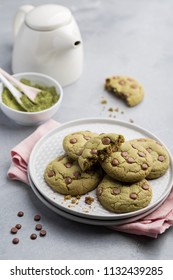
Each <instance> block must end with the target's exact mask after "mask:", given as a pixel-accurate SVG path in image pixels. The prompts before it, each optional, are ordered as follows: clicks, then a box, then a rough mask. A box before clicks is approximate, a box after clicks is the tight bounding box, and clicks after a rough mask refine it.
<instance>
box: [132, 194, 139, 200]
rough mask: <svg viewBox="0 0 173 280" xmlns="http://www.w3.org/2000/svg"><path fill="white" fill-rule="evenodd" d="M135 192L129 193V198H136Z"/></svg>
mask: <svg viewBox="0 0 173 280" xmlns="http://www.w3.org/2000/svg"><path fill="white" fill-rule="evenodd" d="M137 197H138V196H137V194H136V193H131V194H130V198H132V199H137Z"/></svg>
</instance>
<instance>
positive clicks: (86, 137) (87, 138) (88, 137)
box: [83, 135, 91, 141]
mask: <svg viewBox="0 0 173 280" xmlns="http://www.w3.org/2000/svg"><path fill="white" fill-rule="evenodd" d="M83 138H84V139H85V140H87V141H88V140H90V139H91V137H90V136H87V135H84V136H83Z"/></svg>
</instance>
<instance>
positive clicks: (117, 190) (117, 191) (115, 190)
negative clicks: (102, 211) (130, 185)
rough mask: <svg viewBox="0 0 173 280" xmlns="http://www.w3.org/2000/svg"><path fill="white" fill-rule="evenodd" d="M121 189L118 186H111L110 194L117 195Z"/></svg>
mask: <svg viewBox="0 0 173 280" xmlns="http://www.w3.org/2000/svg"><path fill="white" fill-rule="evenodd" d="M120 192H121V190H120V189H119V188H113V190H112V194H114V195H117V194H120Z"/></svg>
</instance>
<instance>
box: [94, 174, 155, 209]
mask: <svg viewBox="0 0 173 280" xmlns="http://www.w3.org/2000/svg"><path fill="white" fill-rule="evenodd" d="M96 193H97V197H98V200H99V202H100V203H101V205H102V206H103V207H104V208H106V209H107V210H109V211H111V212H115V213H127V212H133V211H137V210H139V209H142V208H145V207H146V206H148V205H149V203H150V201H151V198H152V189H151V187H150V185H149V183H148V181H147V180H146V179H143V180H141V181H138V182H136V183H132V184H131V183H122V182H119V181H116V180H114V179H112V178H110V177H109V176H108V175H106V176H105V177H104V178H103V180H102V182H101V183H100V184H99V185H98V187H97V190H96Z"/></svg>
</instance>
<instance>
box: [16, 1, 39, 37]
mask: <svg viewBox="0 0 173 280" xmlns="http://www.w3.org/2000/svg"><path fill="white" fill-rule="evenodd" d="M32 9H34V6H32V5H23V6H21V7H20V8H19V9H18V11H17V12H16V14H15V17H14V21H13V34H14V37H16V35H17V34H18V32H19V30H20V27H21V26H22V24H23V22H24V20H25V16H26V14H27V13H28V12H29V11H31V10H32Z"/></svg>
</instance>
